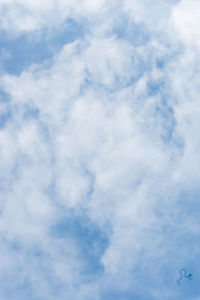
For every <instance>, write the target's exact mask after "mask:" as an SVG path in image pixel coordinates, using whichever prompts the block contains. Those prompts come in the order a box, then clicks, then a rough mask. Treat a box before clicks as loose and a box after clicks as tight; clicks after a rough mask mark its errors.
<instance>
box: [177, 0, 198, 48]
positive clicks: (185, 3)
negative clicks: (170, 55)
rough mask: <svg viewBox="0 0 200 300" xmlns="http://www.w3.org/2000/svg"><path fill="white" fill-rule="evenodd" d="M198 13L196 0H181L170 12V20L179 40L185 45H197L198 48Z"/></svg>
mask: <svg viewBox="0 0 200 300" xmlns="http://www.w3.org/2000/svg"><path fill="white" fill-rule="evenodd" d="M199 14H200V3H199V1H198V0H191V1H189V0H182V1H180V2H179V3H178V4H177V5H176V6H175V8H174V9H173V13H172V22H173V24H174V25H175V28H176V31H177V34H178V35H179V36H180V38H181V40H182V41H183V42H184V43H185V44H186V45H187V46H189V47H197V49H198V50H199V47H200V44H199V43H200V42H199V41H200V38H199V30H198V28H199Z"/></svg>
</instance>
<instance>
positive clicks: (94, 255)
mask: <svg viewBox="0 0 200 300" xmlns="http://www.w3.org/2000/svg"><path fill="white" fill-rule="evenodd" d="M51 235H52V236H53V237H54V238H57V239H63V242H64V240H65V238H72V239H73V240H74V241H75V243H76V244H77V245H78V248H79V249H80V255H81V257H82V259H83V264H84V273H82V275H83V277H84V278H85V280H86V281H87V280H88V281H90V280H94V278H95V277H96V276H100V275H101V274H102V273H103V265H102V263H101V257H102V255H103V253H104V251H105V249H106V248H107V246H108V238H107V236H106V233H105V232H102V231H101V230H100V229H99V228H98V226H97V225H96V224H95V223H93V222H91V221H90V220H89V219H88V218H87V217H86V216H75V215H71V216H67V217H66V218H65V219H64V220H63V221H60V222H58V223H57V224H56V225H54V226H53V227H52V230H51Z"/></svg>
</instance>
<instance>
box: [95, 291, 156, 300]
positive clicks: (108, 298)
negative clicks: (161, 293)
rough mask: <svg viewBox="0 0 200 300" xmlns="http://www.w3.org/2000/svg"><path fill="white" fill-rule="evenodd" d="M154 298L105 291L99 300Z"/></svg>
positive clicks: (123, 292) (141, 299)
mask: <svg viewBox="0 0 200 300" xmlns="http://www.w3.org/2000/svg"><path fill="white" fill-rule="evenodd" d="M154 299H155V298H153V297H151V296H150V295H149V296H147V295H144V296H142V295H138V294H136V293H134V292H133V291H127V290H124V291H119V290H116V291H107V292H106V293H104V294H102V296H101V298H100V300H154Z"/></svg>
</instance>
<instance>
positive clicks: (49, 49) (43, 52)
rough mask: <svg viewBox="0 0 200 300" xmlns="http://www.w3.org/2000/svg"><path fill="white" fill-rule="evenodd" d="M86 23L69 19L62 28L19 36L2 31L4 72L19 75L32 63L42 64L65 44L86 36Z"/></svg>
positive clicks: (0, 39) (2, 66)
mask: <svg viewBox="0 0 200 300" xmlns="http://www.w3.org/2000/svg"><path fill="white" fill-rule="evenodd" d="M85 30H86V26H85V23H84V22H83V21H82V20H81V21H80V23H78V22H76V21H75V20H73V19H69V20H67V21H66V23H65V24H64V25H63V26H62V29H60V28H59V30H54V31H51V32H47V31H45V32H32V33H28V34H27V33H22V34H21V35H18V36H11V35H10V34H8V33H6V32H4V31H1V32H0V49H1V52H0V54H1V56H0V64H1V69H2V71H3V72H7V73H10V74H15V75H18V74H20V73H21V72H22V71H23V70H25V69H26V68H28V67H29V66H30V65H31V64H42V63H44V62H45V61H47V60H49V59H50V58H52V57H53V55H54V54H55V53H57V52H58V51H59V50H60V49H61V48H62V46H63V45H65V44H67V43H72V42H74V41H75V40H77V39H81V38H83V36H84V33H85Z"/></svg>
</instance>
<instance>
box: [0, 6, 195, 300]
mask: <svg viewBox="0 0 200 300" xmlns="http://www.w3.org/2000/svg"><path fill="white" fill-rule="evenodd" d="M147 3H150V4H151V5H152V8H151V10H150V11H149V6H148V5H147ZM184 3H186V1H182V2H181V3H180V4H178V5H177V6H176V8H175V9H174V11H173V16H172V18H175V20H176V18H177V10H178V9H180V8H181V7H182V6H181V5H184ZM2 4H3V2H2ZM2 4H1V5H2ZM15 4H16V5H19V4H20V5H21V6H20V8H19V7H18V6H17V7H18V8H17V9H19V10H18V11H17V13H16V11H15V8H16V7H15ZM15 4H14V2H11V1H10V2H7V7H8V8H7V9H8V10H7V14H8V16H11V15H12V16H13V17H12V22H13V23H12V26H15V30H16V31H21V30H22V31H23V30H27V31H28V30H36V29H38V28H42V26H50V27H51V26H54V25H55V24H58V23H57V21H55V19H56V18H57V17H58V16H59V17H60V19H59V20H60V21H59V22H63V20H64V19H65V18H66V17H67V16H73V17H74V16H78V15H81V14H82V15H83V16H84V17H86V18H87V19H90V17H91V15H92V17H91V24H92V25H93V24H95V26H94V28H91V32H92V34H89V35H88V36H87V37H86V38H85V39H84V40H82V41H76V42H75V43H72V44H68V45H65V46H64V47H63V48H62V49H61V51H60V52H59V53H57V54H56V55H55V56H54V57H53V58H52V60H51V61H49V64H48V65H40V66H37V65H32V66H31V67H30V68H29V69H27V70H24V72H22V73H21V74H20V75H19V76H13V75H9V74H3V75H2V77H1V85H2V86H3V88H4V90H5V91H6V92H7V93H8V94H9V95H10V97H11V99H10V102H9V103H10V104H9V105H10V107H9V109H10V111H11V118H10V120H9V122H7V123H6V126H5V127H4V128H2V129H1V131H0V145H1V146H0V154H1V155H0V168H1V173H2V174H3V176H2V177H3V178H4V180H6V183H4V185H3V187H4V188H3V189H2V190H1V192H0V193H1V197H3V200H2V201H1V209H2V215H1V219H0V228H1V233H2V236H3V237H4V238H5V239H7V242H8V243H11V244H12V243H13V242H17V243H18V244H19V245H20V246H21V247H23V251H25V253H26V251H29V250H30V249H36V248H37V250H38V251H41V252H42V253H43V255H44V256H45V258H44V260H43V259H41V258H34V259H32V262H31V267H33V272H32V271H31V270H30V269H29V267H28V266H27V265H26V259H25V258H26V255H25V254H23V255H22V258H21V260H22V261H21V264H18V263H16V264H15V263H14V262H13V263H12V261H13V260H12V258H13V255H14V254H13V253H12V251H11V250H10V251H9V253H8V257H11V263H10V262H9V260H8V259H6V261H5V263H4V265H3V266H2V268H3V269H5V268H6V267H5V264H6V265H7V266H8V267H9V270H10V269H12V268H13V270H14V269H15V268H16V269H17V268H19V266H20V267H21V266H23V267H24V268H25V269H24V274H25V275H24V276H25V277H26V276H27V277H28V278H30V280H31V283H32V286H33V290H34V295H36V297H38V298H42V297H43V298H45V297H48V299H53V296H52V295H51V293H50V292H49V286H50V283H49V282H51V280H52V281H55V286H56V284H57V285H58V286H61V287H62V288H61V290H62V291H61V292H60V299H66V297H68V298H67V299H71V298H73V297H74V295H77V299H81V300H82V299H87V300H88V299H90V298H91V293H95V292H96V293H97V295H95V296H94V295H93V298H91V299H99V298H100V296H99V298H98V293H99V294H101V293H103V292H104V290H103V289H104V288H103V287H102V286H103V285H104V284H105V289H106V287H107V289H108V290H112V289H114V288H116V286H117V287H118V288H119V289H122V290H123V289H125V290H126V289H127V290H128V289H130V290H131V289H132V290H133V287H134V289H135V290H137V292H138V295H142V292H143V285H142V284H141V282H145V281H146V282H147V284H146V291H147V294H148V295H153V297H154V299H161V297H162V299H166V300H168V299H175V298H176V297H177V292H176V290H175V288H174V286H173V284H171V283H169V282H172V281H173V282H174V281H176V278H175V275H174V274H175V273H176V272H178V271H179V267H180V268H181V267H182V265H183V264H185V262H188V260H190V257H189V256H188V255H189V254H190V255H191V256H193V257H194V259H195V258H196V257H197V253H198V250H197V249H198V246H199V240H198V238H197V234H198V228H199V226H198V217H197V215H196V213H195V212H194V211H192V210H191V208H190V205H192V204H193V203H196V202H195V199H194V198H195V197H194V195H193V196H192V199H191V200H190V201H191V202H190V201H189V200H188V199H187V195H188V194H190V193H191V191H192V190H193V188H194V189H197V186H198V182H199V167H198V166H199V158H198V156H199V153H198V152H199V151H198V149H199V135H198V132H199V125H200V124H199V109H198V97H199V96H198V95H199V87H198V82H199V76H198V75H195V74H196V73H195V66H196V63H197V62H198V64H199V61H198V58H197V57H196V56H195V55H194V52H193V51H192V50H191V49H189V50H187V51H185V52H184V50H183V51H182V52H180V53H178V54H177V49H180V48H179V47H180V44H179V41H176V39H175V38H174V37H172V33H173V31H171V26H172V25H171V23H170V22H171V18H170V10H171V6H170V5H167V4H159V5H157V7H155V4H156V2H155V1H150V2H147V1H141V2H138V1H134V2H130V1H125V2H124V6H123V7H122V9H121V8H120V9H118V10H117V15H118V14H119V15H120V13H119V11H121V10H122V11H123V14H124V13H125V14H126V16H127V17H128V18H130V20H131V21H134V22H137V23H140V22H141V23H145V24H146V27H147V28H148V26H149V39H147V41H146V43H145V46H134V45H133V44H132V41H128V40H126V41H123V40H122V39H121V40H120V39H118V38H117V37H116V36H114V35H112V33H111V32H112V30H110V31H109V30H108V27H109V26H108V25H109V24H111V27H112V26H113V27H114V24H113V20H114V19H115V18H114V17H112V16H111V17H110V18H111V20H109V21H108V22H107V15H109V14H108V12H109V10H110V8H111V7H110V4H108V3H107V2H106V1H95V2H93V3H92V5H90V4H89V2H88V1H83V2H81V4H80V5H79V6H77V3H76V1H71V2H66V1H58V2H57V8H56V10H55V16H53V15H52V12H53V11H54V6H53V5H54V4H53V2H50V1H49V2H47V6H46V7H45V6H42V5H44V4H42V5H41V2H38V1H35V2H34V3H29V2H22V1H21V2H19V1H18V2H16V3H15ZM150 4H149V5H150ZM4 5H5V3H4ZM21 7H23V9H24V8H26V11H27V16H29V15H31V18H33V20H34V21H33V23H31V22H30V23H29V24H32V25H30V26H28V25H27V22H28V21H26V19H24V20H22V23H21V25H20V24H19V23H18V22H19V18H20V14H21ZM44 8H45V9H44ZM154 8H156V10H155V11H154ZM99 10H100V12H101V14H102V15H101V16H99V18H97V19H98V20H96V21H95V20H94V19H95V14H96V16H97V15H98V13H99ZM181 11H182V8H181ZM190 14H191V13H189V15H190ZM54 17H55V19H54ZM155 18H157V21H155ZM162 18H163V19H164V20H163V19H162ZM178 18H179V14H178ZM8 20H10V19H9V18H8ZM102 20H104V21H105V23H102ZM115 20H116V19H115ZM159 21H161V23H162V24H161V27H160V28H159V29H158V28H157V26H158V25H157V22H159ZM20 22H21V21H20ZM109 22H110V23H109ZM2 24H3V23H2ZM52 24H53V25H52ZM166 24H169V26H170V28H169V31H170V33H169V32H168V29H167V27H166V26H165V25H166ZM177 24H178V23H177ZM104 25H105V26H104ZM2 26H3V27H4V28H5V29H6V30H7V29H9V26H10V25H8V24H6V23H5V24H4V25H2ZM31 26H32V27H31ZM176 26H177V25H176ZM177 28H178V27H177ZM152 31H154V33H155V31H158V32H159V31H160V32H162V33H163V36H164V37H168V38H169V40H166V41H165V42H164V41H163V40H162V37H161V36H160V35H158V36H157V35H156V34H154V35H153V37H151V35H150V33H151V32H152ZM109 32H110V34H111V36H109V35H108V33H109ZM171 37H172V39H170V38H171ZM188 40H189V39H188ZM188 40H187V41H188ZM189 42H190V41H189ZM158 61H161V62H163V66H162V67H159V65H158ZM5 109H6V108H5ZM33 111H37V115H36V116H35V115H34V113H33ZM5 192H6V193H5ZM183 194H184V195H186V196H185V199H183V200H182V199H181V197H182V195H183ZM197 194H198V193H197ZM183 198H184V197H183ZM181 201H183V204H184V205H182V202H181ZM196 205H197V207H198V203H197V204H196ZM183 206H185V207H187V209H188V211H189V213H188V215H187V214H186V213H185V208H184V207H183ZM72 211H73V213H74V214H77V215H81V214H85V213H86V214H87V217H88V219H89V220H90V221H91V220H92V221H93V222H94V224H98V226H99V229H100V230H101V231H103V232H104V233H105V235H107V236H108V239H109V241H108V246H107V249H106V250H105V251H104V253H103V254H102V258H99V259H100V260H101V262H102V264H103V266H104V271H105V272H104V274H103V275H102V277H100V276H99V278H98V277H97V280H93V281H92V282H91V281H90V282H88V281H89V280H88V281H87V280H86V278H87V274H84V271H85V270H86V271H85V272H87V268H85V264H86V262H85V260H86V259H84V257H83V253H81V246H80V245H79V244H78V242H77V241H76V239H75V238H73V236H72V237H71V236H70V237H69V236H68V235H67V234H66V236H65V235H63V236H61V237H60V238H59V237H55V236H54V235H53V234H52V227H54V226H55V224H57V223H59V221H60V220H62V218H66V219H67V217H68V216H69V214H70V213H71V212H72ZM182 215H183V217H182ZM183 232H184V234H185V236H186V237H185V236H184V234H183ZM187 239H188V240H189V239H191V240H190V241H191V243H193V244H194V243H195V241H196V246H195V247H192V249H191V247H190V243H189V242H188V244H187V243H186V242H185V243H184V241H185V240H187ZM2 244H3V242H2ZM6 247H8V246H5V245H4V248H3V250H2V252H3V251H4V249H6ZM3 255H4V256H6V255H5V252H3ZM41 266H42V268H41ZM39 271H40V272H39ZM165 271H166V273H167V274H168V275H166V274H165V275H163V273H164V272H165ZM38 273H39V275H37V274H38ZM46 273H50V275H49V276H50V277H51V276H52V277H51V278H50V279H49V281H48V280H47V279H45V278H46V277H45V276H46V275H45V274H46ZM136 274H137V276H136ZM148 274H149V276H148ZM166 276H168V277H167V279H166ZM170 276H171V277H173V276H174V277H173V280H172V279H171V278H170ZM8 277H9V275H8ZM149 277H150V278H149ZM124 278H125V279H126V280H124ZM165 279H166V281H165ZM38 286H39V287H40V288H38ZM64 286H66V288H65V287H64ZM77 286H78V287H80V291H79V292H77ZM47 291H48V292H47ZM66 291H67V292H68V294H67V296H66V294H65V292H66ZM76 293H79V294H76ZM161 295H162V296H161ZM95 297H96V298H95ZM141 297H142V296H141ZM188 299H189V298H188ZM190 299H191V298H190Z"/></svg>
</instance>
